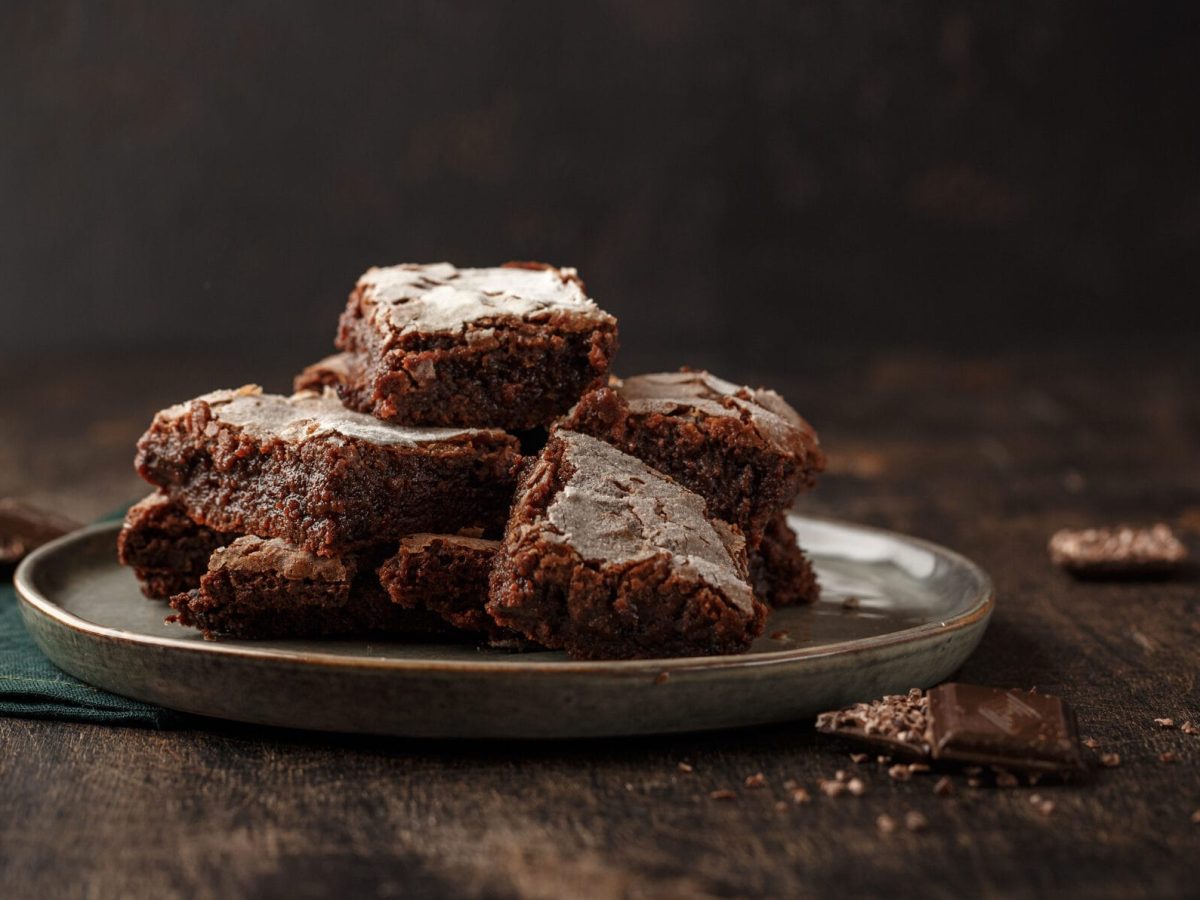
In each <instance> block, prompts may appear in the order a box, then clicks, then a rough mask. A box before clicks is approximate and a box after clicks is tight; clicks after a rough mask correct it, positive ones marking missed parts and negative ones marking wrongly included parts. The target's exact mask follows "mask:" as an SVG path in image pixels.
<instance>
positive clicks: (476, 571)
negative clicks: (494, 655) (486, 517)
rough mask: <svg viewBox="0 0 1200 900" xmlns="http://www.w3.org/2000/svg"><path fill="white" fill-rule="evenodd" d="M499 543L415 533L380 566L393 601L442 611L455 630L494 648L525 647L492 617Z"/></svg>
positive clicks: (383, 580)
mask: <svg viewBox="0 0 1200 900" xmlns="http://www.w3.org/2000/svg"><path fill="white" fill-rule="evenodd" d="M499 549H500V542H499V541H489V540H484V539H482V538H472V537H464V536H462V535H452V534H413V535H409V536H408V537H406V538H405V539H404V540H402V541H401V542H400V547H399V550H398V551H397V552H396V555H395V556H393V557H391V558H390V559H388V560H387V561H386V562H384V564H383V565H382V566H380V568H379V580H380V582H381V583H382V584H383V587H384V589H385V590H386V591H387V592H388V596H390V597H391V598H392V602H393V603H396V604H398V605H400V606H402V607H404V608H405V609H424V610H429V611H430V612H433V613H436V614H437V615H438V616H440V617H441V618H442V619H444V620H445V621H446V622H447V623H449V624H450V625H453V626H454V627H455V628H461V629H462V630H464V631H472V632H478V633H481V634H484V635H486V636H487V638H488V640H489V642H490V643H492V644H493V645H501V646H507V647H511V646H514V645H520V644H524V643H525V641H524V639H523V638H522V636H521V635H519V634H517V633H516V632H514V631H511V630H510V629H507V628H503V627H501V626H500V625H498V624H497V623H496V621H495V620H494V619H493V618H492V617H491V616H490V615H489V614H488V613H487V611H486V610H485V609H484V607H485V606H486V605H487V600H488V576H489V575H490V574H491V571H492V561H493V560H494V559H495V557H496V553H497V551H498V550H499Z"/></svg>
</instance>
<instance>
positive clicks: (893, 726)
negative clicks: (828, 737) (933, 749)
mask: <svg viewBox="0 0 1200 900" xmlns="http://www.w3.org/2000/svg"><path fill="white" fill-rule="evenodd" d="M928 729H929V700H928V698H927V697H926V696H925V694H924V692H923V691H921V690H920V689H919V688H913V689H912V690H911V691H909V692H908V693H907V694H889V695H888V696H886V697H884V698H882V699H881V700H874V701H872V702H870V703H856V704H854V705H853V706H849V707H846V708H845V709H840V710H834V711H833V712H825V713H821V715H819V716H817V730H818V731H821V732H824V733H825V734H834V735H838V736H840V737H845V738H852V739H856V740H859V741H862V742H864V743H867V744H873V745H875V746H876V747H878V746H880V745H882V746H883V747H884V748H885V749H891V750H893V751H895V752H899V753H905V754H907V755H908V756H909V757H913V756H917V757H924V756H928V755H929V743H928V742H927V741H926V739H925V733H926V731H928Z"/></svg>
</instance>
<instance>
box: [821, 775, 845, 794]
mask: <svg viewBox="0 0 1200 900" xmlns="http://www.w3.org/2000/svg"><path fill="white" fill-rule="evenodd" d="M820 787H821V793H822V794H824V795H825V796H826V797H840V796H842V794H844V793H846V785H844V784H843V783H842V782H840V781H827V780H825V779H824V778H822V779H821V781H820Z"/></svg>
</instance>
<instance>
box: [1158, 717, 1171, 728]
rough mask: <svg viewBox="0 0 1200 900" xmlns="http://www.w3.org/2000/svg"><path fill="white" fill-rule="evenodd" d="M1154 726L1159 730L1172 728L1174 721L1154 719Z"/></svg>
mask: <svg viewBox="0 0 1200 900" xmlns="http://www.w3.org/2000/svg"><path fill="white" fill-rule="evenodd" d="M1154 724H1155V725H1157V726H1158V727H1159V728H1174V727H1175V720H1174V719H1155V720H1154Z"/></svg>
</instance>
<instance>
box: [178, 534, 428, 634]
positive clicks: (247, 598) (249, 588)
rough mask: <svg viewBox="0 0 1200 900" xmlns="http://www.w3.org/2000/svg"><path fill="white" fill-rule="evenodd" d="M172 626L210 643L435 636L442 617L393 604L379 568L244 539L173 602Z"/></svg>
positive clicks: (218, 555)
mask: <svg viewBox="0 0 1200 900" xmlns="http://www.w3.org/2000/svg"><path fill="white" fill-rule="evenodd" d="M171 606H172V608H173V609H175V610H176V614H175V615H174V616H172V617H171V618H170V619H169V620H168V621H174V622H178V623H179V624H181V625H189V626H192V627H194V628H199V629H200V630H201V631H202V632H204V636H205V637H206V638H212V637H213V636H214V635H217V634H225V635H229V636H230V637H240V638H285V637H347V636H351V635H365V634H404V635H412V634H418V635H420V634H424V635H428V634H435V633H437V632H438V631H440V630H444V626H443V625H442V624H441V622H440V620H438V619H437V617H435V616H433V615H431V614H428V613H422V612H414V611H412V610H406V609H401V608H400V607H399V606H397V605H396V604H394V603H392V602H391V601H390V600H389V599H388V596H387V594H386V593H385V592H384V590H383V587H382V586H381V585H380V584H379V579H378V578H377V577H376V576H375V572H374V568H373V567H372V566H371V565H369V564H365V563H362V562H360V561H359V560H358V559H357V558H355V557H353V556H347V557H342V558H327V557H321V556H316V555H315V554H312V553H308V552H307V551H305V550H301V549H300V548H299V547H296V546H294V545H292V544H288V543H286V542H285V541H282V540H280V539H278V538H271V539H263V538H258V537H252V536H246V537H241V538H238V539H237V540H236V541H234V542H233V543H232V544H230V545H229V546H228V547H223V548H221V549H219V550H217V551H215V552H214V553H213V555H212V557H211V559H210V560H209V562H208V567H207V571H206V572H205V574H204V575H203V576H202V577H201V579H200V586H199V588H197V589H195V590H191V591H188V592H186V593H179V594H176V595H175V596H174V597H172V598H171Z"/></svg>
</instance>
